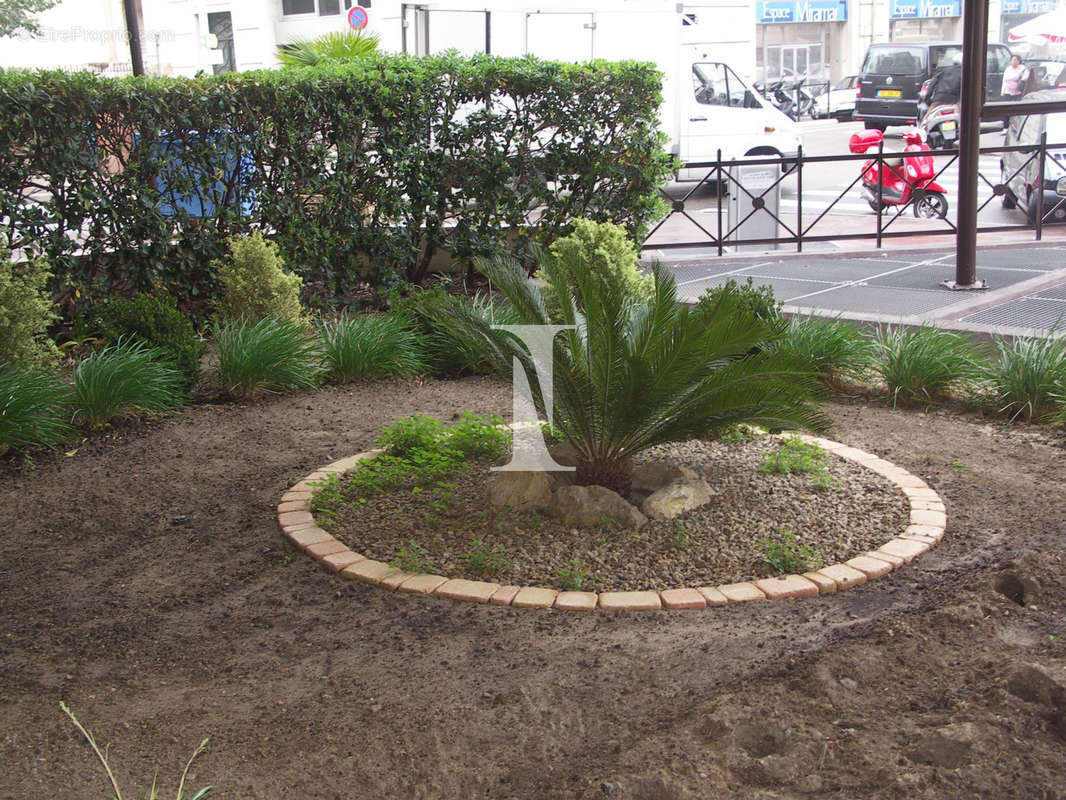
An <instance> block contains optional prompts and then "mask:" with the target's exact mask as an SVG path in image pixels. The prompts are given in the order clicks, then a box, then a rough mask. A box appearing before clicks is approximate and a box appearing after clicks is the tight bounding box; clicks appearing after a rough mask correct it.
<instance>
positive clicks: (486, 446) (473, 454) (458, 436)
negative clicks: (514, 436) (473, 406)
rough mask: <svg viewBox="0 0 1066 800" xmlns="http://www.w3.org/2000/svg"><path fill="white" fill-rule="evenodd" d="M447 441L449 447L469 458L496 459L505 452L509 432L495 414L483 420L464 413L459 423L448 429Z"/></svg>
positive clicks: (509, 439) (471, 413) (509, 438)
mask: <svg viewBox="0 0 1066 800" xmlns="http://www.w3.org/2000/svg"><path fill="white" fill-rule="evenodd" d="M447 439H448V446H449V447H454V448H455V449H456V450H458V451H459V452H461V453H462V454H463V455H465V456H467V457H469V458H498V457H499V456H502V455H503V454H504V453H506V452H507V447H508V444H509V443H510V441H511V431H510V430H509V429H508V428H506V427H504V421H503V418H502V417H499V416H496V415H495V414H494V415H492V416H491V417H489V418H488V419H484V418H482V417H479V416H477V415H476V414H474V413H473V412H470V411H464V412H463V413H462V415H461V416H460V418H459V422H457V423H455V424H454V425H452V426H451V427H450V428H448V431H447Z"/></svg>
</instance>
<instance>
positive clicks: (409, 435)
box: [376, 414, 444, 458]
mask: <svg viewBox="0 0 1066 800" xmlns="http://www.w3.org/2000/svg"><path fill="white" fill-rule="evenodd" d="M443 438H444V426H443V425H442V424H441V421H440V420H439V419H433V417H426V416H423V415H422V414H415V415H414V416H410V417H405V418H404V419H398V420H396V422H395V423H394V424H392V425H386V426H385V427H384V428H382V429H381V433H380V434H378V438H377V441H376V444H377V446H378V447H384V448H385V452H386V453H388V454H389V455H390V456H396V457H398V458H403V457H405V456H407V455H409V454H410V453H411V452H413V451H415V450H430V451H432V450H437V449H438V446H439V444H440V442H441V440H442V439H443Z"/></svg>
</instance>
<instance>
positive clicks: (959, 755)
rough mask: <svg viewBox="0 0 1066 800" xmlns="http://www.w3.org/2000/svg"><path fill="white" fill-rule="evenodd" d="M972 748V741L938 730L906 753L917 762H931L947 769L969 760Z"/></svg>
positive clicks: (955, 767) (924, 737)
mask: <svg viewBox="0 0 1066 800" xmlns="http://www.w3.org/2000/svg"><path fill="white" fill-rule="evenodd" d="M972 748H973V743H972V742H969V741H963V740H961V739H955V738H952V737H950V736H947V735H945V734H943V733H940V732H937V733H934V734H931V735H929V736H923V737H922V738H921V739H919V740H918V745H917V747H914V748H912V749H911V750H909V751H908V752H907V753H906V755H907V758H909V759H910V760H911V761H913V762H914V763H916V764H931V765H933V766H936V767H944V768H945V769H957V768H958V767H961V766H963V765H964V764H966V763H967V762H968V761H969V756H970V750H971V749H972Z"/></svg>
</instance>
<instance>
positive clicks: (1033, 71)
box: [1023, 58, 1066, 93]
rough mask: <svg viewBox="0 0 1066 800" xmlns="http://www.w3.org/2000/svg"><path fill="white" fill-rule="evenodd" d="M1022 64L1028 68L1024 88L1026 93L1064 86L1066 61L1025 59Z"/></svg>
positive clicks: (1065, 81) (1065, 84)
mask: <svg viewBox="0 0 1066 800" xmlns="http://www.w3.org/2000/svg"><path fill="white" fill-rule="evenodd" d="M1023 63H1024V64H1025V66H1027V67H1028V68H1029V80H1028V82H1027V84H1026V87H1025V91H1026V92H1027V93H1028V92H1037V91H1040V90H1041V89H1057V88H1059V87H1061V86H1066V60H1064V59H1058V58H1027V59H1026V60H1025V61H1024V62H1023Z"/></svg>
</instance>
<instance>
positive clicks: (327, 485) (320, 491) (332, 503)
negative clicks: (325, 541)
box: [311, 473, 345, 529]
mask: <svg viewBox="0 0 1066 800" xmlns="http://www.w3.org/2000/svg"><path fill="white" fill-rule="evenodd" d="M312 486H314V487H315V493H314V494H313V495H311V513H312V514H313V515H314V517H315V522H317V523H318V525H319V527H321V528H325V529H328V528H330V527H332V525H333V523H334V521H335V519H336V516H337V509H338V508H340V506H341V505H343V503H344V500H345V495H344V478H343V476H341V475H339V474H337V473H330V474H329V475H326V476H325V477H324V478H321V479H320V480H317V481H315V482H314V483H313V484H312Z"/></svg>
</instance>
